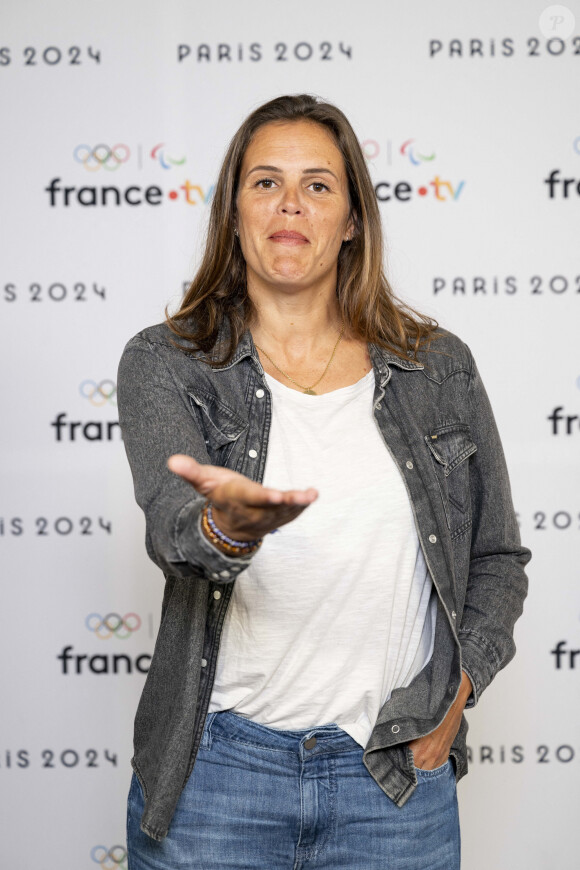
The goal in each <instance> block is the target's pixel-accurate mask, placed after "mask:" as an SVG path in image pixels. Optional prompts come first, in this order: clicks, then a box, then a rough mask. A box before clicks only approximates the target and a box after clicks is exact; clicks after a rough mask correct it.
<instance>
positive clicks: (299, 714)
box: [209, 370, 436, 747]
mask: <svg viewBox="0 0 580 870" xmlns="http://www.w3.org/2000/svg"><path fill="white" fill-rule="evenodd" d="M266 379H267V383H268V386H269V388H270V390H271V392H272V406H273V407H272V413H273V418H272V424H271V429H270V435H269V441H268V455H267V459H266V468H265V474H264V481H263V482H264V484H265V485H266V486H273V487H277V488H279V489H296V488H299V489H303V488H307V487H309V486H314V487H316V489H318V491H319V497H318V499H317V501H315V502H314V503H313V504H312V505H310V506H309V507H307V508H306V510H305V511H304V512H303V513H302V514H301V515H300V516H299V517H298V518H297V519H295V520H293V521H292V522H291V523H288V524H287V525H285V526H282V527H281V529H280V530H279V531H278V532H276V533H275V534H273V535H268V536H267V538H266V540H265V541H264V543H263V545H262V547H261V549H260V550H259V551H258V553H257V554H256V555H255V556H254V558H253V560H252V563H251V565H250V567H249V568H248V569H247V570H246V571H244V572H243V573H241V574H240V575H239V576H238V578H237V580H236V583H235V586H234V590H233V594H232V599H231V601H230V605H229V610H228V613H227V616H226V620H225V624H224V628H223V635H222V640H221V646H220V652H219V657H218V663H217V672H216V679H215V683H214V688H213V692H212V697H211V703H210V707H209V709H210V712H212V711H215V710H233V711H234V712H236V713H239V714H240V715H242V716H246V717H248V718H249V719H252V720H254V721H255V722H259V723H261V724H263V725H267V726H269V727H272V728H278V729H282V730H292V729H297V728H310V727H314V726H316V725H325V724H329V723H332V722H335V723H336V724H337V725H339V726H340V727H341V728H342V729H343V730H344V731H346V732H347V733H348V734H350V735H351V736H352V737H353V738H354V740H356V741H357V742H358V743H359V744H360V745H361V746H363V747H364V746H366V743H367V742H368V739H369V736H370V733H371V731H372V729H373V726H374V724H375V721H376V718H377V715H378V712H379V710H380V708H381V706H382V705H383V704H384V702H385V701H386V700H387V699H388V698H389V697H390V695H391V693H392V691H393V689H395V688H398V687H401V686H407V685H408V684H409V683H410V682H411V680H412V679H413V677H414V676H415V675H416V674H418V673H419V671H420V670H421V669H422V668H423V667H424V666H425V664H426V663H427V662H428V661H429V659H430V658H431V654H432V652H433V639H434V630H435V612H436V609H435V608H436V601H435V595H434V594H432V583H431V578H430V576H429V573H428V571H427V568H426V565H425V561H424V558H423V553H422V550H421V547H420V545H419V541H418V538H417V531H416V527H415V521H414V518H413V513H412V510H411V505H410V502H409V497H408V494H407V490H406V487H405V484H404V482H403V480H402V477H401V474H400V472H399V469H398V468H397V466H396V465H395V462H394V460H393V459H392V457H391V454H390V452H389V450H388V449H387V447H386V445H385V442H384V440H383V438H382V435H381V433H380V431H379V428H378V426H377V424H376V421H375V420H374V417H373V415H372V401H373V392H374V383H375V381H374V373H373V371H372V370H371V371H370V372H369V373H368V374H367V375H365V376H364V377H363V378H362V379H361V380H360V381H358V382H357V383H356V384H353V385H352V386H348V387H343V388H342V389H339V390H334V391H333V392H330V393H324V394H323V395H320V396H309V395H305V394H304V393H299V392H297V391H296V390H292V389H290V388H288V387H286V386H284V385H283V384H281V383H279V381H277V380H275V379H274V378H272V377H270V376H269V375H266ZM387 400H388V398H387V397H386V396H385V398H384V399H383V401H387Z"/></svg>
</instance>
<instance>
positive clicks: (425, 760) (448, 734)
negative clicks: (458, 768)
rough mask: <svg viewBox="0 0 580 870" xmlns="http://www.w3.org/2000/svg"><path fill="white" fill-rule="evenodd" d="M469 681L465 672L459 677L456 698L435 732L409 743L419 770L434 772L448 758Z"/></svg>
mask: <svg viewBox="0 0 580 870" xmlns="http://www.w3.org/2000/svg"><path fill="white" fill-rule="evenodd" d="M472 691H473V690H472V686H471V680H470V679H469V677H468V676H467V674H466V673H465V672H463V673H462V676H461V686H460V687H459V692H458V693H457V698H456V699H455V701H454V702H453V704H452V705H451V707H450V709H449V712H448V713H447V716H446V717H445V719H444V720H443V722H442V723H441V725H439V727H438V728H436V729H435V731H432V732H431V733H430V734H426V735H425V736H424V737H418V738H417V739H416V740H410V741H409V749H411V750H412V752H413V760H414V762H415V767H418V768H420V769H421V770H434V769H435V768H436V767H441V765H442V764H445V762H446V761H447V759H448V758H449V753H450V751H451V744H452V743H453V741H454V739H455V736H456V734H457V732H458V731H459V726H460V724H461V716H462V715H463V711H464V709H465V705H466V703H467V699H468V698H469V696H470V695H471V692H472Z"/></svg>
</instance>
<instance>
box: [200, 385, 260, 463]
mask: <svg viewBox="0 0 580 870" xmlns="http://www.w3.org/2000/svg"><path fill="white" fill-rule="evenodd" d="M187 394H188V396H189V402H190V405H191V410H192V412H193V414H194V417H195V418H196V419H197V421H198V424H199V427H200V429H201V432H202V434H203V437H204V440H205V446H206V449H207V452H208V455H209V458H210V461H211V463H212V464H213V465H223V466H225V465H226V464H227V461H228V458H229V455H230V453H231V451H232V449H233V446H234V444H235V442H236V441H237V440H238V438H239V437H240V435H241V434H242V432H244V431H245V430H246V429H247V428H248V424H247V422H246V421H244V420H243V419H242V418H241V417H240V416H238V414H236V413H235V411H232V410H231V408H229V407H228V405H226V404H225V403H224V402H222V401H221V400H220V399H218V397H217V396H216V395H215V393H212V392H211V391H210V390H206V389H204V388H203V387H200V386H198V385H196V386H195V387H191V388H189V389H188V390H187Z"/></svg>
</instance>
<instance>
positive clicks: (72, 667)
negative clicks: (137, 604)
mask: <svg viewBox="0 0 580 870" xmlns="http://www.w3.org/2000/svg"><path fill="white" fill-rule="evenodd" d="M85 628H87V629H88V631H90V632H91V634H92V635H93V637H94V638H96V639H97V640H98V641H101V642H102V641H114V640H119V641H128V640H130V638H132V637H135V635H136V633H137V632H138V631H139V629H140V628H141V617H140V616H139V614H138V613H126V614H124V615H123V616H122V615H121V614H120V613H106V614H104V615H102V614H100V613H89V614H88V615H87V616H86V618H85ZM150 629H151V627H150ZM150 633H151V630H150ZM56 658H57V660H58V661H59V662H60V663H61V673H62V674H63V675H64V676H69V675H70V674H84V673H92V674H133V673H138V674H146V673H147V672H148V670H149V665H150V663H151V655H150V653H140V654H139V655H136V656H132V655H131V654H130V653H128V652H125V651H124V652H121V653H109V652H108V651H107V652H102V651H101V650H99V651H98V652H92V653H86V652H84V653H78V652H76V651H75V648H74V646H73V645H72V644H68V645H67V646H64V647H63V648H62V650H61V652H60V653H59V654H58V655H57V657H56Z"/></svg>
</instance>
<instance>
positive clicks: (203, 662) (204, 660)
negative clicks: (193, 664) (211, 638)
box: [201, 659, 207, 668]
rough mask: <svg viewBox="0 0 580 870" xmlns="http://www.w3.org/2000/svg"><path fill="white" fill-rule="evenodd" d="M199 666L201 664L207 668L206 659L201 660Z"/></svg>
mask: <svg viewBox="0 0 580 870" xmlns="http://www.w3.org/2000/svg"><path fill="white" fill-rule="evenodd" d="M201 666H202V668H207V659H202V660H201Z"/></svg>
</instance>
